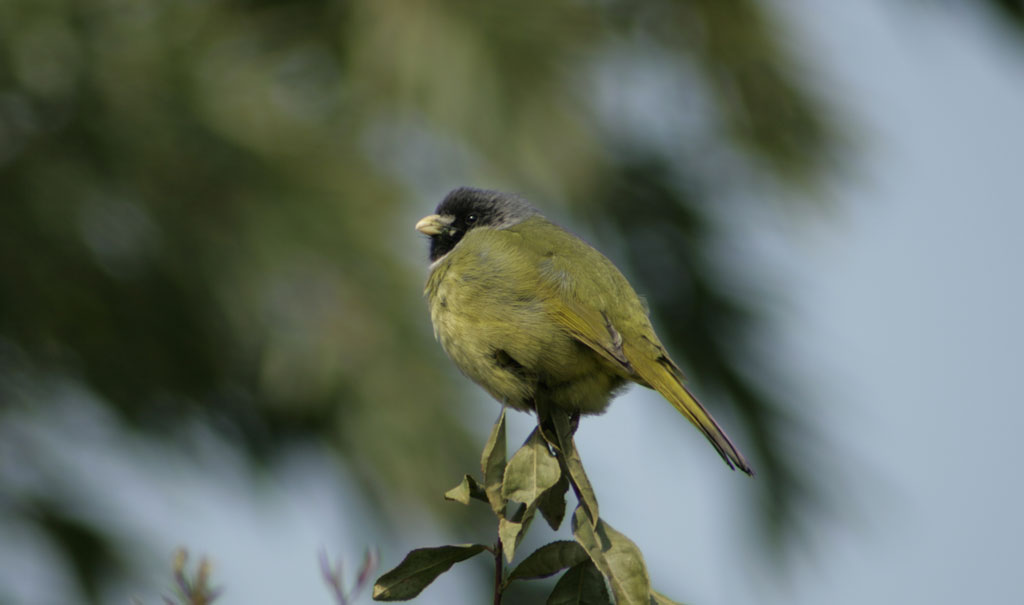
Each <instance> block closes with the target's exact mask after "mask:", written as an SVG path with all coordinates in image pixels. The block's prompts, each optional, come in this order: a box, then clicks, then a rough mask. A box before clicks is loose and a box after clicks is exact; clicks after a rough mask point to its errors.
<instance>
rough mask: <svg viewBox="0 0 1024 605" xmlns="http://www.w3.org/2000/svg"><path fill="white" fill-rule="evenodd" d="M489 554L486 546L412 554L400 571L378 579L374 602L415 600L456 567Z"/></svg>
mask: <svg viewBox="0 0 1024 605" xmlns="http://www.w3.org/2000/svg"><path fill="white" fill-rule="evenodd" d="M485 550H487V547H485V546H484V545H483V544H458V545H450V546H438V547H434V548H417V549H416V550H413V551H410V552H409V554H407V555H405V558H404V559H402V562H401V563H399V564H398V566H397V567H395V568H394V569H392V570H391V571H389V572H387V573H386V574H384V575H382V576H381V577H379V578H377V583H376V584H374V585H373V600H375V601H406V600H408V599H411V598H413V597H415V596H416V595H418V594H420V592H421V591H422V590H423V589H424V588H426V587H427V586H429V585H430V583H431V582H433V581H434V580H435V579H437V576H439V575H441V574H443V573H444V572H446V571H448V570H449V569H451V567H452V565H454V564H455V563H458V562H459V561H465V560H466V559H468V558H470V557H473V556H475V555H478V554H480V553H481V552H483V551H485Z"/></svg>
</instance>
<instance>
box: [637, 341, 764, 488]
mask: <svg viewBox="0 0 1024 605" xmlns="http://www.w3.org/2000/svg"><path fill="white" fill-rule="evenodd" d="M638 369H639V368H638ZM638 373H639V374H640V376H641V377H642V378H643V379H644V380H645V381H646V382H647V383H648V384H649V385H650V386H651V387H652V388H653V389H654V390H656V391H658V392H659V393H661V394H662V396H664V397H665V399H668V400H669V402H670V403H671V404H672V405H673V406H675V408H676V409H677V410H679V412H680V413H681V414H682V415H683V416H686V418H687V420H689V421H690V422H692V423H693V425H694V426H696V427H697V428H698V429H700V432H702V433H704V436H705V437H707V438H708V441H710V442H711V445H713V446H715V449H716V450H718V453H719V454H720V455H721V456H722V459H723V460H725V463H726V464H728V465H729V468H738V469H740V470H741V471H743V472H744V473H746V474H748V475H750V476H754V470H753V469H752V468H750V465H749V464H747V459H746V458H744V457H743V454H741V453H740V451H739V450H738V449H737V448H736V446H735V445H733V443H732V441H730V440H729V437H728V435H726V434H725V431H723V430H722V427H720V426H718V423H717V422H715V419H714V418H712V417H711V414H709V413H708V411H707V410H705V409H704V406H702V405H701V404H700V402H699V401H697V398H696V397H694V396H693V394H692V393H690V391H689V390H688V389H687V388H686V386H684V385H683V376H682V372H681V371H680V370H679V368H677V367H676V365H675V364H674V363H673V362H672V361H671V360H670V359H668V358H664V357H663V358H662V359H659V360H658V363H657V364H654V367H652V368H650V369H649V371H646V372H645V371H640V372H638Z"/></svg>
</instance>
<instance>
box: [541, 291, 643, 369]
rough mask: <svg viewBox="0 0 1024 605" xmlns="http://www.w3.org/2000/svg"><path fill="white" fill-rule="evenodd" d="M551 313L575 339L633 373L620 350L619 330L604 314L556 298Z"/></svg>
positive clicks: (620, 337) (620, 338)
mask: <svg viewBox="0 0 1024 605" xmlns="http://www.w3.org/2000/svg"><path fill="white" fill-rule="evenodd" d="M551 315H552V317H553V318H554V319H555V321H557V322H558V323H559V324H561V325H562V326H563V327H564V328H565V329H566V330H568V331H569V333H570V334H572V336H573V337H574V338H575V339H576V340H578V341H580V342H582V343H583V344H585V345H587V346H588V347H590V348H591V349H593V351H594V352H596V353H597V354H598V355H600V356H602V357H604V358H605V359H607V360H608V361H610V362H611V363H612V364H613V365H616V366H619V367H621V368H622V369H623V370H625V371H626V372H627V373H628V374H630V375H633V374H635V373H636V372H634V370H633V366H632V365H631V364H630V363H629V359H627V358H626V353H625V352H624V351H623V350H622V334H620V333H619V331H618V330H616V329H615V326H614V325H612V322H611V320H610V319H608V316H607V315H606V314H604V313H602V312H600V311H597V310H595V309H590V308H586V307H583V306H581V305H577V304H572V303H570V302H568V301H565V300H563V299H558V300H557V301H555V304H554V305H552V308H551Z"/></svg>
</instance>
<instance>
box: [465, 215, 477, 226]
mask: <svg viewBox="0 0 1024 605" xmlns="http://www.w3.org/2000/svg"><path fill="white" fill-rule="evenodd" d="M476 218H477V217H476V215H475V214H470V215H469V216H467V217H466V222H467V223H469V224H473V223H475V222H476Z"/></svg>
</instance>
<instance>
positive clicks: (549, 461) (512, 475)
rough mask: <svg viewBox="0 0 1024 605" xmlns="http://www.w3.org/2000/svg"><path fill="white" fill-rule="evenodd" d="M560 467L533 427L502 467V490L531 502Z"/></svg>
mask: <svg viewBox="0 0 1024 605" xmlns="http://www.w3.org/2000/svg"><path fill="white" fill-rule="evenodd" d="M561 476H562V469H561V468H559V466H558V459H556V458H555V457H554V456H553V455H552V454H551V450H550V449H548V444H547V441H545V440H544V438H543V437H541V435H540V430H539V429H533V432H532V433H530V436H529V437H527V439H526V441H525V442H524V443H523V446H522V447H521V448H519V450H518V451H517V452H516V453H515V454H514V455H513V456H512V459H511V460H509V462H508V466H506V467H505V481H504V484H503V485H502V489H501V494H502V496H504V497H505V498H506V499H508V500H514V501H516V502H522V503H523V504H526V505H527V506H533V505H534V503H535V502H536V501H537V499H538V498H540V497H541V495H542V494H543V493H544V492H546V491H547V490H548V489H550V488H551V487H553V486H554V485H555V484H556V483H558V479H559V478H560V477H561Z"/></svg>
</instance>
